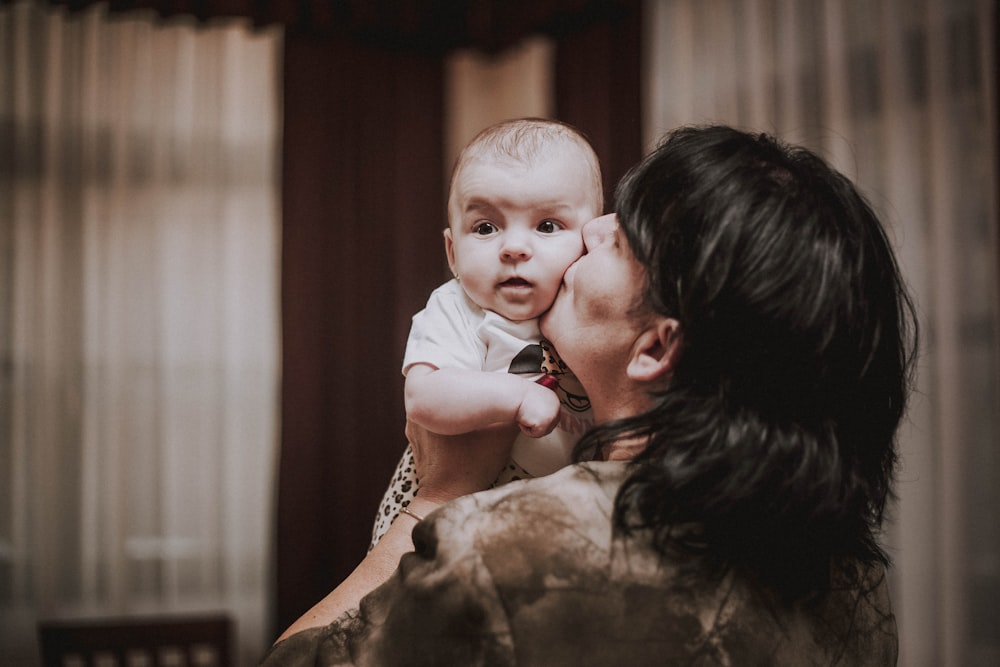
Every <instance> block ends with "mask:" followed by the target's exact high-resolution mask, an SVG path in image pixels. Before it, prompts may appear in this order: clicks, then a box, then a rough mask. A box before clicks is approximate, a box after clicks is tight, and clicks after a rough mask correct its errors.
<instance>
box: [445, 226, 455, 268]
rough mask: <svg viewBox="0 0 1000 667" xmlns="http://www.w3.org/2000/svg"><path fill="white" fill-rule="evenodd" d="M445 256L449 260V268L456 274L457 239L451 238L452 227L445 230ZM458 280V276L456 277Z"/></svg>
mask: <svg viewBox="0 0 1000 667" xmlns="http://www.w3.org/2000/svg"><path fill="white" fill-rule="evenodd" d="M443 234H444V254H445V256H446V257H447V258H448V268H449V269H450V270H451V272H452V274H453V275H454V274H455V239H454V238H452V236H451V227H445V228H444V232H443ZM455 277H456V278H457V277H458V276H457V275H455Z"/></svg>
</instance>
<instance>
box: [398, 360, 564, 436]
mask: <svg viewBox="0 0 1000 667" xmlns="http://www.w3.org/2000/svg"><path fill="white" fill-rule="evenodd" d="M404 394H405V401H406V416H407V418H408V419H410V420H412V421H413V422H415V423H417V424H419V425H420V426H422V427H424V428H426V429H427V430H428V431H431V432H433V433H440V434H441V435H458V434H460V433H468V432H470V431H476V430H479V429H482V428H485V427H487V426H489V425H491V424H496V423H498V422H517V425H518V426H519V427H520V428H521V430H522V431H523V432H524V433H526V434H527V435H529V436H531V437H533V438H540V437H542V436H543V435H545V434H547V433H549V432H550V431H552V429H553V428H555V427H556V424H557V423H558V422H559V397H558V396H556V393H555V392H554V391H552V390H551V389H548V388H546V387H544V386H542V385H540V384H538V383H536V382H532V381H531V380H527V379H525V378H523V377H519V376H518V375H514V374H511V373H493V372H488V371H470V370H462V369H457V368H440V369H438V368H434V367H433V366H429V365H427V364H415V365H413V366H412V367H410V369H409V371H408V372H407V374H406V388H405V392H404Z"/></svg>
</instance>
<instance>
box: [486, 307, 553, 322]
mask: <svg viewBox="0 0 1000 667" xmlns="http://www.w3.org/2000/svg"><path fill="white" fill-rule="evenodd" d="M492 310H493V312H494V313H496V314H497V315H499V316H500V317H502V318H504V319H505V320H510V321H511V322H526V321H528V320H535V319H538V318H539V317H541V316H542V315H544V314H545V313H546V311H548V308H545V309H539V308H523V309H522V308H496V309H492Z"/></svg>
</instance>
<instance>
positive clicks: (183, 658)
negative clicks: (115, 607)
mask: <svg viewBox="0 0 1000 667" xmlns="http://www.w3.org/2000/svg"><path fill="white" fill-rule="evenodd" d="M231 635H232V624H231V622H230V620H229V618H228V617H227V616H225V615H221V614H215V615H208V616H190V617H188V616H183V617H181V616H178V617H150V618H140V617H136V618H109V619H95V620H87V621H83V620H81V621H76V620H74V621H40V622H39V623H38V638H39V641H40V643H41V649H42V664H43V665H44V666H45V667H231V666H232V664H233V663H232V659H231V653H230V642H231V641H232V638H231Z"/></svg>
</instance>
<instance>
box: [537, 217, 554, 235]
mask: <svg viewBox="0 0 1000 667" xmlns="http://www.w3.org/2000/svg"><path fill="white" fill-rule="evenodd" d="M538 231H540V232H541V233H542V234H554V233H555V232H557V231H559V223H558V222H556V221H555V220H542V221H541V222H539V223H538Z"/></svg>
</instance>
